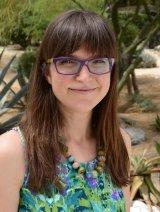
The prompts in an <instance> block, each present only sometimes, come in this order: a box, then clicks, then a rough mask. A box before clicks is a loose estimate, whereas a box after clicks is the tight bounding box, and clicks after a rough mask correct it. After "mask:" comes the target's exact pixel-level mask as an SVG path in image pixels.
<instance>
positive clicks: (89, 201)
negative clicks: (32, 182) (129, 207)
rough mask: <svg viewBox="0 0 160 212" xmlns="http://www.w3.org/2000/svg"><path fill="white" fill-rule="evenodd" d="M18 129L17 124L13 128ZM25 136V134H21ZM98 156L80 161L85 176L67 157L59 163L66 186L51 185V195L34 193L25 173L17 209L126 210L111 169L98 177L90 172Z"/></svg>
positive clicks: (67, 211) (62, 211) (22, 211)
mask: <svg viewBox="0 0 160 212" xmlns="http://www.w3.org/2000/svg"><path fill="white" fill-rule="evenodd" d="M14 129H15V128H14ZM21 138H22V136H21ZM96 163H97V158H95V159H94V160H92V161H89V162H87V163H81V166H84V167H85V169H86V172H85V175H84V178H79V177H77V171H76V170H75V169H73V167H72V164H71V163H70V162H69V161H68V160H66V161H64V162H60V163H59V164H58V165H57V168H58V173H59V174H58V175H59V176H60V177H61V179H62V181H63V182H65V184H66V186H65V188H64V189H63V190H62V191H58V189H57V188H56V187H55V186H54V185H50V186H51V191H52V195H51V197H47V196H45V195H44V194H40V193H33V192H31V191H30V190H29V189H28V188H27V182H28V176H29V175H28V174H27V173H26V174H25V178H24V182H23V185H22V187H21V189H20V201H19V208H18V211H20V212H26V211H33V212H36V211H37V212H43V211H45V212H52V211H53V212H72V211H75V212H76V211H77V212H80V211H83V212H89V211H95V212H105V211H106V212H125V200H124V195H123V192H122V189H121V188H119V187H117V186H116V185H114V184H113V182H112V180H111V177H110V175H109V173H108V172H103V173H102V174H99V175H98V177H97V178H93V177H92V175H90V170H92V169H94V167H95V166H96Z"/></svg>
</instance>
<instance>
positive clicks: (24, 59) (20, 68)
mask: <svg viewBox="0 0 160 212" xmlns="http://www.w3.org/2000/svg"><path fill="white" fill-rule="evenodd" d="M35 61H36V51H31V50H27V51H26V52H24V53H23V54H22V55H21V56H20V57H19V59H18V64H17V72H18V74H19V77H18V81H19V84H20V85H21V87H23V86H24V85H25V84H26V83H27V82H28V79H29V76H30V72H31V70H32V69H33V68H34V65H35Z"/></svg>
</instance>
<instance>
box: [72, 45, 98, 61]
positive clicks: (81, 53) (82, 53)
mask: <svg viewBox="0 0 160 212" xmlns="http://www.w3.org/2000/svg"><path fill="white" fill-rule="evenodd" d="M68 56H73V57H77V58H80V59H90V58H92V57H94V56H95V55H94V54H93V53H91V52H89V51H87V50H86V49H85V48H84V47H81V48H79V49H78V50H76V51H74V52H73V53H71V54H69V55H68Z"/></svg>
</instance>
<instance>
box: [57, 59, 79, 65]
mask: <svg viewBox="0 0 160 212" xmlns="http://www.w3.org/2000/svg"><path fill="white" fill-rule="evenodd" d="M58 64H59V65H74V64H76V61H74V60H71V59H63V60H60V61H59V62H58Z"/></svg>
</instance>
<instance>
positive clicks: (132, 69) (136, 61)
mask: <svg viewBox="0 0 160 212" xmlns="http://www.w3.org/2000/svg"><path fill="white" fill-rule="evenodd" d="M141 61H142V58H139V57H138V58H136V59H134V60H133V63H132V64H131V65H130V66H129V67H128V68H127V70H126V71H125V72H124V73H123V76H122V78H121V80H120V82H119V83H118V93H120V91H121V90H122V88H123V86H124V85H125V83H126V81H127V79H128V77H129V75H130V74H131V73H132V72H133V71H134V69H135V68H136V67H137V66H138V65H139V64H140V62H141Z"/></svg>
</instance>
